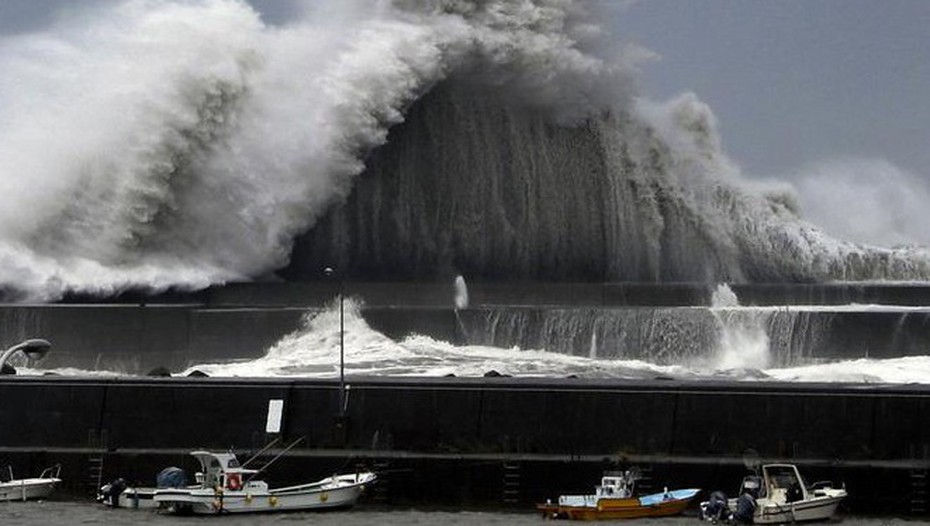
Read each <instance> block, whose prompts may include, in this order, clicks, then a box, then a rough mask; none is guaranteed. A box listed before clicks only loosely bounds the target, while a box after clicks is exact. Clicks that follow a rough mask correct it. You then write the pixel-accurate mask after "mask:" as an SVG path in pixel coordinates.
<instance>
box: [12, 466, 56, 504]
mask: <svg viewBox="0 0 930 526" xmlns="http://www.w3.org/2000/svg"><path fill="white" fill-rule="evenodd" d="M6 471H7V473H8V474H9V480H6V481H3V482H0V501H8V500H29V499H44V498H46V497H48V496H49V495H51V494H52V491H54V490H55V486H57V485H58V484H60V483H61V479H60V478H58V477H59V474H60V473H61V466H60V465H55V466H52V467H50V468H46V469H45V470H43V471H42V473H41V474H40V475H39V476H38V477H34V478H26V479H17V478H14V477H13V468H12V467H11V466H7V469H6Z"/></svg>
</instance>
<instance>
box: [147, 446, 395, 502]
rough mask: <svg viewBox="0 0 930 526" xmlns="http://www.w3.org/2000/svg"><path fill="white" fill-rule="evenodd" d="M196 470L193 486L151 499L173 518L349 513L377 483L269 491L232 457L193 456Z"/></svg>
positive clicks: (351, 477)
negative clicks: (337, 510) (339, 510)
mask: <svg viewBox="0 0 930 526" xmlns="http://www.w3.org/2000/svg"><path fill="white" fill-rule="evenodd" d="M191 455H193V456H194V457H195V458H196V459H197V460H198V461H199V462H200V467H201V471H200V472H199V473H197V474H196V475H195V478H196V482H197V483H196V484H195V485H193V486H188V487H182V488H158V489H156V490H155V491H154V495H153V500H154V501H155V502H156V503H158V504H159V505H160V506H161V507H162V508H164V509H167V510H169V511H174V512H177V513H196V514H211V515H212V514H218V513H255V512H273V511H294V510H318V509H335V508H349V507H351V506H354V505H355V503H356V502H357V501H358V498H359V497H360V496H361V495H362V493H363V492H364V491H365V488H367V487H368V486H370V485H371V484H373V483H374V482H375V480H377V476H376V475H375V474H374V473H371V472H358V473H351V474H342V475H333V476H331V477H327V478H324V479H322V480H319V481H316V482H311V483H308V484H300V485H297V486H287V487H283V488H270V487H269V486H268V484H267V483H266V482H264V481H262V480H254V476H255V475H257V474H258V473H259V472H260V471H259V470H256V469H247V468H244V467H242V466H241V465H240V464H239V461H238V460H237V459H236V456H235V455H234V454H232V453H212V452H209V451H194V452H193V453H191Z"/></svg>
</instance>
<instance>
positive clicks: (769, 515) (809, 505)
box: [753, 497, 843, 524]
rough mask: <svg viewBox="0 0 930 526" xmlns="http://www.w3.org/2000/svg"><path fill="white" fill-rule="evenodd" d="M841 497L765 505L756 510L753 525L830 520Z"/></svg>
mask: <svg viewBox="0 0 930 526" xmlns="http://www.w3.org/2000/svg"><path fill="white" fill-rule="evenodd" d="M841 500H843V497H817V498H814V499H810V500H807V501H799V502H793V503H791V504H782V505H778V504H773V503H766V504H763V505H761V506H759V508H758V509H757V510H756V514H755V516H754V517H753V523H754V524H784V523H794V522H809V521H823V520H827V519H830V518H832V517H833V516H834V515H835V514H836V509H837V507H838V506H839V505H840V501H841Z"/></svg>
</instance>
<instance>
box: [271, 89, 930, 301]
mask: <svg viewBox="0 0 930 526" xmlns="http://www.w3.org/2000/svg"><path fill="white" fill-rule="evenodd" d="M676 104H677V107H673V108H671V109H667V110H665V111H667V112H668V113H669V114H671V115H673V117H672V118H673V119H677V121H682V122H678V125H679V126H681V127H682V130H684V131H681V130H679V133H681V134H683V138H679V139H680V140H681V141H683V142H685V143H688V145H689V146H688V147H682V146H681V145H680V144H678V145H676V144H675V143H673V142H671V140H670V138H669V136H668V132H660V131H659V130H658V129H657V128H656V127H654V126H653V125H652V124H647V122H646V120H644V119H643V118H641V117H637V116H636V115H635V112H634V113H624V112H613V113H610V112H607V113H604V114H603V115H600V116H592V117H590V118H588V119H586V120H584V121H582V122H580V123H576V124H574V125H565V124H556V123H555V122H554V120H553V119H552V118H551V115H550V114H549V113H547V112H546V111H544V110H541V109H540V108H537V107H532V106H528V105H521V104H519V103H516V102H514V100H513V97H512V96H508V95H507V94H501V93H500V92H499V90H495V89H493V88H490V87H487V86H476V85H474V84H473V83H469V82H466V81H459V82H458V83H457V82H455V81H448V82H445V83H443V84H441V85H440V86H438V87H436V88H434V89H433V90H432V91H431V92H430V93H429V94H427V95H426V96H425V97H423V98H421V99H420V100H418V101H417V102H416V103H415V104H414V105H413V106H412V107H411V108H410V110H409V112H408V114H407V119H406V121H405V122H404V123H403V124H400V125H398V126H395V127H394V128H393V129H392V130H391V132H390V135H389V136H388V143H387V145H385V146H384V147H381V148H379V149H377V150H375V151H374V152H373V153H372V155H371V156H369V157H368V159H367V161H366V166H367V168H366V170H365V172H364V173H363V174H362V176H361V177H360V179H359V181H358V182H357V184H356V186H355V189H354V191H353V193H352V194H351V196H350V197H349V199H348V201H347V202H346V203H345V204H344V205H343V206H339V207H336V208H335V209H334V210H332V211H331V213H330V214H329V215H327V216H326V217H325V218H324V219H323V220H322V221H321V222H320V223H319V224H317V225H316V226H315V227H314V228H313V229H312V230H311V231H310V232H309V233H308V234H306V235H304V236H302V237H300V238H298V240H297V241H296V246H295V249H294V252H293V257H292V262H291V264H290V266H289V267H288V268H287V269H286V270H285V271H284V272H283V275H285V276H287V277H288V278H292V279H308V278H310V279H312V278H315V277H317V276H316V275H317V274H318V269H319V268H321V267H323V266H326V265H328V264H332V263H333V262H336V264H338V265H340V266H341V267H343V268H346V269H348V273H349V274H350V275H352V276H354V277H356V278H357V279H412V278H421V279H422V278H433V277H437V276H441V277H443V278H446V277H451V276H454V275H456V274H457V273H462V274H464V275H465V276H468V277H474V278H479V279H495V280H507V279H510V280H514V279H539V280H546V281H558V280H590V281H644V282H672V281H691V282H704V283H706V282H716V281H729V282H736V283H740V282H810V281H823V280H835V279H839V280H862V279H921V278H923V277H925V276H927V275H928V272H930V270H928V269H930V267H928V264H927V261H928V260H927V259H926V257H925V254H924V253H923V252H922V251H920V250H915V251H892V250H884V249H877V248H869V247H861V246H857V245H853V244H851V243H845V242H841V241H836V240H832V239H830V238H828V237H827V236H824V235H822V234H821V233H819V232H818V231H817V230H816V229H814V228H813V227H811V226H810V225H807V224H806V223H804V222H803V221H802V220H800V219H799V218H798V217H797V216H796V215H795V214H794V212H793V211H792V209H791V208H790V207H789V206H787V205H786V203H785V202H783V201H781V200H780V199H779V198H778V196H774V197H771V196H764V195H760V194H756V193H754V192H752V191H750V190H748V189H747V188H745V187H744V186H742V185H741V184H740V183H739V182H738V180H737V179H734V174H733V173H732V168H731V167H730V166H729V165H728V161H727V160H726V158H725V157H724V156H723V154H722V153H721V152H720V150H719V145H718V144H717V141H718V140H719V139H717V138H716V137H715V135H714V133H715V132H714V131H713V122H712V120H713V118H712V116H711V115H709V114H707V113H702V112H706V108H704V107H703V105H701V104H699V103H698V102H696V101H695V100H693V99H690V98H688V97H684V98H682V99H681V100H679V101H677V103H676ZM677 121H676V122H677Z"/></svg>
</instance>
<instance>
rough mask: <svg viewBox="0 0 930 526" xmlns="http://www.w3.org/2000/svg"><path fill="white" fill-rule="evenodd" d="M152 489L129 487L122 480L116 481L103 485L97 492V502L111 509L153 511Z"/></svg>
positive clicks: (156, 505)
mask: <svg viewBox="0 0 930 526" xmlns="http://www.w3.org/2000/svg"><path fill="white" fill-rule="evenodd" d="M156 489H157V488H154V487H145V486H130V485H128V484H127V483H126V481H125V480H123V479H116V480H114V481H112V482H110V483H108V484H105V485H104V486H103V487H101V488H100V490H99V491H98V492H97V502H100V503H102V504H104V505H106V506H110V507H111V508H130V509H153V508H157V507H158V503H157V502H155V490H156Z"/></svg>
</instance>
